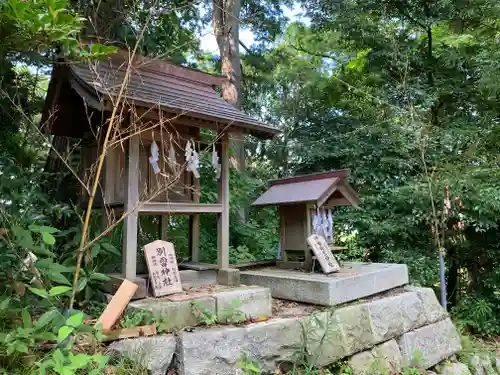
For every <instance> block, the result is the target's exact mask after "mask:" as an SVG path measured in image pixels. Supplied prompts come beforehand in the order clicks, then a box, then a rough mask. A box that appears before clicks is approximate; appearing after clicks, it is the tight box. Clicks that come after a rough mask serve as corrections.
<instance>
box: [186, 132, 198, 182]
mask: <svg viewBox="0 0 500 375" xmlns="http://www.w3.org/2000/svg"><path fill="white" fill-rule="evenodd" d="M193 146H194V145H193V143H192V142H191V141H187V143H186V150H185V153H184V154H185V156H186V163H187V167H186V170H187V171H188V172H192V173H193V176H194V177H195V178H200V172H199V171H198V169H199V168H200V159H199V157H198V153H197V152H196V150H195V149H194V147H193Z"/></svg>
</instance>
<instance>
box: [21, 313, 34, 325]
mask: <svg viewBox="0 0 500 375" xmlns="http://www.w3.org/2000/svg"><path fill="white" fill-rule="evenodd" d="M21 316H22V317H23V326H24V328H32V327H33V321H32V320H31V315H30V313H29V312H28V310H26V309H23V311H22V312H21Z"/></svg>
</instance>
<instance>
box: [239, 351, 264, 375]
mask: <svg viewBox="0 0 500 375" xmlns="http://www.w3.org/2000/svg"><path fill="white" fill-rule="evenodd" d="M236 367H237V368H238V369H240V370H241V374H242V375H260V374H262V371H261V369H260V368H259V365H258V363H256V362H255V361H253V360H252V359H251V358H250V357H249V356H248V355H247V354H243V355H242V356H241V357H240V359H239V360H238V361H237V362H236Z"/></svg>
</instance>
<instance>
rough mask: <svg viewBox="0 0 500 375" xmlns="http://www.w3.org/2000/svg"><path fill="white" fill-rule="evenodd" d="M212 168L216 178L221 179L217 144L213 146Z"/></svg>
mask: <svg viewBox="0 0 500 375" xmlns="http://www.w3.org/2000/svg"><path fill="white" fill-rule="evenodd" d="M212 167H213V169H214V172H215V177H216V178H217V180H218V179H219V178H220V169H221V168H220V163H219V156H218V155H217V151H216V150H215V144H214V145H213V149H212Z"/></svg>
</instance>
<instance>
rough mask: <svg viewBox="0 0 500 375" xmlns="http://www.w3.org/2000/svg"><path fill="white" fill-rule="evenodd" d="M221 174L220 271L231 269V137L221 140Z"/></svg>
mask: <svg viewBox="0 0 500 375" xmlns="http://www.w3.org/2000/svg"><path fill="white" fill-rule="evenodd" d="M220 149H221V158H220V164H221V174H220V180H219V198H218V202H219V203H220V205H221V206H222V212H221V213H220V214H219V215H218V217H217V247H218V249H217V264H218V266H219V269H227V268H229V137H228V134H227V133H224V134H223V135H222V139H221V145H220Z"/></svg>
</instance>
